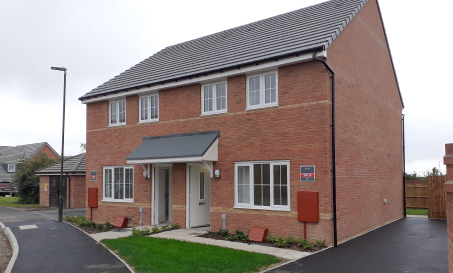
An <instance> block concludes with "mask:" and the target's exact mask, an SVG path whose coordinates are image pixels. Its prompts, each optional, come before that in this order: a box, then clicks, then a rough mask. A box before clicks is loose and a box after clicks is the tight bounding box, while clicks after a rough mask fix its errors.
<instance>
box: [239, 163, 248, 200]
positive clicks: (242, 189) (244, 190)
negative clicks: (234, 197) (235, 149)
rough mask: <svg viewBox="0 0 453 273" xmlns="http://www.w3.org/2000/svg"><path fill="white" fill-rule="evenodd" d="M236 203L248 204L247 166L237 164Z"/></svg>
mask: <svg viewBox="0 0 453 273" xmlns="http://www.w3.org/2000/svg"><path fill="white" fill-rule="evenodd" d="M238 203H245V204H250V167H249V166H238Z"/></svg>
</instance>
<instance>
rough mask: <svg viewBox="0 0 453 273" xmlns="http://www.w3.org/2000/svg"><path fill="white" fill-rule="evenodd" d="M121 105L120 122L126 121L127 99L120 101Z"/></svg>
mask: <svg viewBox="0 0 453 273" xmlns="http://www.w3.org/2000/svg"><path fill="white" fill-rule="evenodd" d="M118 107H119V121H118V122H119V123H124V122H126V101H120V102H118Z"/></svg>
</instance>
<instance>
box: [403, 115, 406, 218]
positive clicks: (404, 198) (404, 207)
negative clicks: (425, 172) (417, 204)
mask: <svg viewBox="0 0 453 273" xmlns="http://www.w3.org/2000/svg"><path fill="white" fill-rule="evenodd" d="M402 121H403V211H404V217H406V144H405V136H404V134H405V130H404V114H403V115H402Z"/></svg>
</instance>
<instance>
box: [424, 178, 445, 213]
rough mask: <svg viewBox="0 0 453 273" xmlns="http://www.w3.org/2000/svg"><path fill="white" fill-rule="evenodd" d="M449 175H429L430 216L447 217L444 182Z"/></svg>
mask: <svg viewBox="0 0 453 273" xmlns="http://www.w3.org/2000/svg"><path fill="white" fill-rule="evenodd" d="M446 181H447V176H445V175H443V176H428V217H429V218H442V219H446V218H447V217H446V213H445V207H446V198H445V191H444V184H445V182H446Z"/></svg>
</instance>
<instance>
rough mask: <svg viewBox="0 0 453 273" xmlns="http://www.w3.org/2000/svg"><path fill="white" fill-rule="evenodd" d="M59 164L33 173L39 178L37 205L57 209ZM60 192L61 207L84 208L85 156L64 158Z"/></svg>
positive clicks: (82, 154)
mask: <svg viewBox="0 0 453 273" xmlns="http://www.w3.org/2000/svg"><path fill="white" fill-rule="evenodd" d="M60 174H61V163H60V162H58V163H55V164H53V165H50V166H48V167H45V168H43V169H40V170H38V171H36V172H35V175H37V176H39V205H40V206H43V207H49V206H50V207H58V192H57V188H58V182H59V181H60ZM63 175H64V177H65V178H66V179H64V180H63V184H62V185H61V191H62V193H63V194H62V195H63V198H64V199H63V207H65V208H84V207H85V206H86V177H85V176H86V154H85V153H81V154H79V155H76V156H71V157H65V161H64V164H63Z"/></svg>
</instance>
